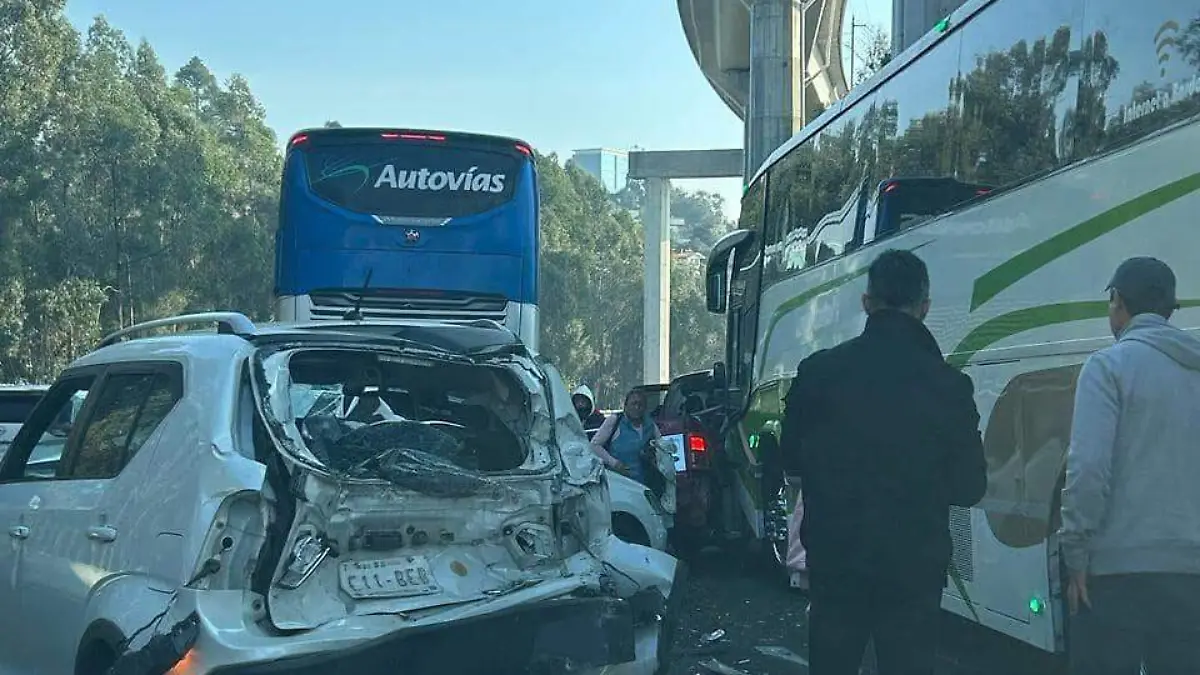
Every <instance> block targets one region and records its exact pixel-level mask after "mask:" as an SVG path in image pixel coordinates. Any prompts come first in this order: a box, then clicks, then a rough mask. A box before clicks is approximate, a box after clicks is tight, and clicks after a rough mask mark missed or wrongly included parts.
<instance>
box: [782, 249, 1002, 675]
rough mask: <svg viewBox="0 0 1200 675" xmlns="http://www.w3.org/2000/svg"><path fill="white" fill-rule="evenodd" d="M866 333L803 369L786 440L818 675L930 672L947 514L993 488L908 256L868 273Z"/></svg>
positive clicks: (965, 381) (963, 385)
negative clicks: (865, 668)
mask: <svg viewBox="0 0 1200 675" xmlns="http://www.w3.org/2000/svg"><path fill="white" fill-rule="evenodd" d="M863 309H864V310H866V313H867V326H866V329H865V330H864V331H863V332H862V334H861V335H859V336H858V337H856V338H853V339H851V340H848V341H847V342H844V343H842V344H840V345H838V346H836V347H833V348H832V349H826V350H822V351H819V352H816V353H814V354H812V355H811V356H809V357H808V358H806V359H804V360H803V361H801V362H800V365H799V367H798V368H797V369H796V379H795V381H794V382H793V384H792V388H791V391H790V392H789V393H788V395H787V399H786V411H785V413H784V420H783V431H782V438H781V445H782V451H783V460H784V462H785V465H786V466H787V467H788V469H789V471H791V472H794V473H795V474H797V475H798V476H799V478H800V486H801V495H802V497H803V499H804V519H803V522H802V524H801V527H800V539H801V541H802V542H803V544H804V547H805V548H806V549H807V551H808V567H809V575H810V576H809V583H810V599H811V610H810V612H811V613H810V621H809V659H810V661H811V667H812V673H813V675H842V674H845V675H851V674H857V673H858V669H859V665H860V662H861V661H862V657H863V652H864V651H865V650H866V646H867V643H868V641H869V640H870V639H871V638H874V640H875V653H876V658H877V661H878V664H879V672H880V674H881V675H892V674H903V675H918V674H922V675H924V674H930V675H931V674H932V673H933V663H934V657H935V652H936V648H937V633H936V626H937V624H938V619H939V616H938V613H939V610H940V604H941V595H942V589H943V588H944V587H945V585H946V574H947V568H948V566H949V563H950V553H951V543H950V533H949V518H950V515H949V510H950V509H949V507H950V506H951V505H958V506H972V505H974V504H976V503H977V502H978V501H979V500H980V499H982V498H983V494H984V492H985V490H986V488H987V467H986V464H985V461H984V456H983V443H982V441H981V439H980V435H979V412H978V410H977V409H976V407H975V400H974V387H973V386H972V384H971V380H970V378H968V377H967V376H966V375H964V374H962V373H960V372H959V371H957V370H955V369H954V368H952V367H951V366H949V365H948V364H947V363H946V362H945V360H944V358H943V357H942V352H941V349H940V348H939V347H938V344H937V341H936V340H934V338H933V335H932V334H931V333H930V332H929V330H928V329H927V328H926V327H925V324H924V319H925V315H926V314H927V313H928V312H929V273H928V271H927V270H926V268H925V263H924V262H923V261H922V260H921V259H920V258H918V257H917V256H916V255H915V254H913V253H911V252H909V251H898V250H890V251H885V252H884V253H882V254H880V256H879V257H878V258H876V259H875V261H874V262H872V263H871V267H870V269H869V270H868V273H867V292H866V294H864V295H863Z"/></svg>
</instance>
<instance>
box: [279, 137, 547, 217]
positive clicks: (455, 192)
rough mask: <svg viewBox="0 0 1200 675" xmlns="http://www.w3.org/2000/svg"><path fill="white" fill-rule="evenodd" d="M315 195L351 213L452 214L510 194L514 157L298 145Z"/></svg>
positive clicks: (435, 148) (449, 149)
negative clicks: (302, 147) (303, 146)
mask: <svg viewBox="0 0 1200 675" xmlns="http://www.w3.org/2000/svg"><path fill="white" fill-rule="evenodd" d="M299 152H301V153H302V154H303V159H304V163H305V167H306V168H307V169H308V184H309V187H310V188H311V189H312V191H313V192H314V193H316V194H317V196H318V197H320V198H321V199H324V200H326V201H329V202H332V203H334V204H336V205H338V206H340V207H342V208H345V209H349V210H350V211H354V212H356V213H365V214H370V215H374V216H391V217H407V218H458V217H462V216H470V215H475V214H478V213H483V212H484V211H489V210H491V209H494V208H496V207H498V206H500V205H502V204H504V203H506V202H508V201H510V200H512V198H513V194H514V192H515V190H516V186H517V181H518V179H519V172H520V170H521V163H522V161H525V160H522V159H521V158H518V157H516V156H513V155H508V154H504V153H502V152H492V151H488V150H479V149H474V148H456V147H454V146H452V145H444V144H443V145H424V144H415V143H393V142H387V143H371V144H356V145H338V146H315V147H310V148H304V149H302V150H300V151H299Z"/></svg>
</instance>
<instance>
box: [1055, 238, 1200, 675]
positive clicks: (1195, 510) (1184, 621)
mask: <svg viewBox="0 0 1200 675" xmlns="http://www.w3.org/2000/svg"><path fill="white" fill-rule="evenodd" d="M1107 290H1108V294H1109V298H1108V320H1109V325H1110V327H1111V328H1112V332H1113V336H1114V337H1116V339H1117V341H1116V344H1114V345H1112V346H1110V347H1107V348H1105V349H1102V350H1100V351H1098V352H1096V353H1095V354H1093V355H1092V356H1091V357H1089V358H1088V359H1087V361H1086V362H1084V365H1083V369H1082V370H1081V371H1080V373H1079V381H1078V384H1077V387H1076V390H1075V413H1074V420H1073V423H1072V426H1071V445H1070V448H1069V450H1068V451H1067V477H1066V483H1065V487H1064V489H1063V495H1062V527H1061V529H1060V531H1059V541H1060V543H1061V547H1062V554H1063V562H1064V564H1065V566H1066V567H1067V570H1068V585H1067V601H1068V604H1069V608H1070V611H1071V614H1072V616H1071V619H1070V621H1069V624H1068V626H1069V631H1068V639H1069V645H1068V646H1069V649H1070V661H1071V671H1072V672H1073V673H1080V674H1081V675H1082V674H1084V673H1086V674H1087V675H1106V674H1108V673H1113V674H1114V675H1115V674H1117V673H1122V674H1123V673H1129V674H1130V675H1136V673H1138V672H1139V666H1140V665H1142V664H1144V665H1145V667H1146V672H1149V673H1152V674H1153V675H1177V674H1182V673H1196V672H1200V489H1198V488H1197V486H1200V339H1197V338H1196V337H1195V336H1193V335H1191V334H1189V333H1187V332H1184V331H1183V330H1181V329H1179V328H1176V327H1175V326H1172V325H1171V324H1170V323H1169V322H1168V320H1169V319H1170V318H1171V315H1172V314H1173V313H1174V312H1175V310H1176V309H1177V308H1178V306H1179V305H1178V303H1177V301H1176V298H1175V274H1174V272H1172V271H1171V268H1170V267H1168V266H1167V265H1166V263H1164V262H1162V261H1160V260H1157V259H1155V258H1130V259H1128V260H1126V261H1125V262H1123V263H1121V265H1120V266H1119V267H1117V270H1116V272H1115V273H1114V274H1113V277H1112V281H1111V282H1110V283H1109V285H1108V289H1107Z"/></svg>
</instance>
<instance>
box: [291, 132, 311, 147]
mask: <svg viewBox="0 0 1200 675" xmlns="http://www.w3.org/2000/svg"><path fill="white" fill-rule="evenodd" d="M307 140H308V134H300V135H298V136H292V143H291V145H292V147H295V146H297V145H300V144H301V143H303V142H304V141H307Z"/></svg>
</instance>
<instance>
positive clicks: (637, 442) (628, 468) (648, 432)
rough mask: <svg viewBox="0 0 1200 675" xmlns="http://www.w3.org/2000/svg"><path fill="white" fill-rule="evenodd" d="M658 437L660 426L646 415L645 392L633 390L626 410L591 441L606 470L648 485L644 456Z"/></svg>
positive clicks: (603, 425)
mask: <svg viewBox="0 0 1200 675" xmlns="http://www.w3.org/2000/svg"><path fill="white" fill-rule="evenodd" d="M659 437H660V435H659V432H658V425H656V424H655V423H654V419H653V418H652V417H650V414H649V413H647V412H646V392H644V391H642V390H641V389H631V390H629V393H628V394H625V407H624V409H623V410H622V411H621V412H619V413H617V414H616V415H610V416H609V417H608V418H607V419H605V420H604V424H602V425H600V428H599V429H598V430H597V431H596V435H595V436H593V437H592V449H593V450H594V451H595V452H596V454H598V455H599V456H600V459H601V460H603V461H604V465H605V466H607V467H608V468H610V469H613V470H615V471H620V472H621V473H623V474H625V475H627V476H629V477H630V478H632V479H634V480H636V481H637V482H639V483H641V484H643V485H645V484H646V480H645V475H644V473H645V472H644V471H643V470H642V452H643V451H644V450H645V449H646V448H647V447H649V445H650V442H651V441H653V440H654V439H657V438H659Z"/></svg>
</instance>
